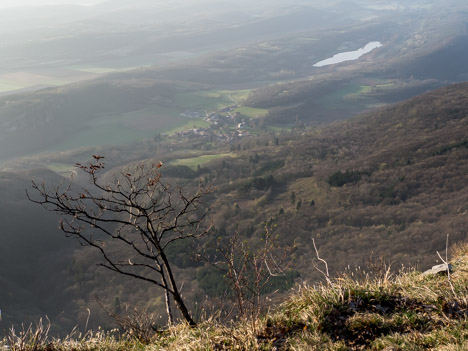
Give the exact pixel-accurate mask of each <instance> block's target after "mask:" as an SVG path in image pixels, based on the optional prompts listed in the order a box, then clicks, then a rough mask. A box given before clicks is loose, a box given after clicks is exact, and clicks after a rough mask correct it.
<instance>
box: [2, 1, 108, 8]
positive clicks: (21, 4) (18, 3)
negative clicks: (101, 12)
mask: <svg viewBox="0 0 468 351" xmlns="http://www.w3.org/2000/svg"><path fill="white" fill-rule="evenodd" d="M99 2H103V0H0V8H5V7H24V6H45V5H59V4H79V5H92V4H95V3H99Z"/></svg>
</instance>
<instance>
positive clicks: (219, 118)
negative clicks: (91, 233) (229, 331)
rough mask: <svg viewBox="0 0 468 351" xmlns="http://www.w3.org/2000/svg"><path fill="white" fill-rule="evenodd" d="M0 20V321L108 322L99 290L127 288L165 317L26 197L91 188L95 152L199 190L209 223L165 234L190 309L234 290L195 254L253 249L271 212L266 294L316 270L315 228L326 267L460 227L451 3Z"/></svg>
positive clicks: (460, 76)
mask: <svg viewBox="0 0 468 351" xmlns="http://www.w3.org/2000/svg"><path fill="white" fill-rule="evenodd" d="M0 35H1V37H2V39H1V41H0V52H1V55H0V193H1V198H0V218H1V223H2V227H1V229H0V239H1V241H2V244H1V245H0V311H1V314H0V316H1V318H0V326H1V327H3V328H1V327H0V330H3V329H5V330H6V329H7V328H8V326H9V325H12V324H13V325H20V324H21V323H23V322H29V321H35V320H38V318H40V317H44V316H46V315H47V316H48V317H49V318H50V320H51V322H52V330H53V332H54V333H57V334H62V335H64V334H66V333H67V332H69V331H70V330H71V329H72V328H73V327H74V326H75V325H78V328H80V329H81V330H83V329H84V328H85V326H86V327H87V328H89V329H92V328H97V327H98V326H103V327H104V328H110V327H111V326H112V322H111V321H110V320H109V316H108V315H107V314H106V312H105V309H103V308H101V307H102V306H104V307H107V308H108V309H109V310H110V309H112V311H114V312H116V311H122V309H123V308H124V306H125V305H127V304H128V305H129V306H138V307H140V308H142V309H147V310H150V311H151V312H152V313H155V315H156V316H157V321H158V323H160V324H162V325H164V323H166V318H167V317H166V315H165V311H166V310H165V301H164V293H163V292H162V290H158V289H155V288H153V287H152V286H151V285H147V284H146V283H145V282H138V281H137V282H135V281H132V280H131V279H128V278H126V277H123V276H120V275H118V274H111V272H109V271H108V270H105V269H103V268H98V267H97V266H96V264H97V263H99V262H100V257H99V255H98V254H97V253H96V252H95V251H93V250H92V248H89V247H82V246H80V245H79V243H78V242H77V241H76V240H71V239H69V238H66V237H65V236H64V234H63V233H62V232H61V231H60V229H59V228H58V226H57V223H58V220H59V218H60V216H58V215H57V214H56V213H50V212H47V211H45V210H44V209H43V208H41V206H38V205H36V204H34V203H32V202H31V201H30V200H29V199H28V197H27V196H26V193H25V190H27V191H28V194H29V196H30V197H32V198H33V199H37V195H38V194H37V192H34V189H32V187H31V181H35V182H36V184H41V183H42V182H44V183H45V184H46V185H47V186H54V185H55V186H57V185H59V184H61V185H64V184H69V183H70V182H71V183H70V184H72V187H73V189H75V188H76V189H78V188H79V187H85V188H88V187H89V186H90V183H89V179H88V177H87V176H86V174H85V173H83V170H86V168H84V166H82V165H87V164H88V162H89V161H90V160H91V161H92V160H93V156H92V155H94V159H95V160H97V161H99V162H101V160H100V157H101V156H103V157H104V158H103V159H102V161H103V162H104V164H105V167H104V168H102V169H101V168H99V179H100V180H103V181H104V182H107V183H109V184H111V182H112V179H114V175H115V174H121V175H123V176H125V175H126V174H133V172H134V171H133V170H134V169H138V167H142V169H143V168H144V166H148V165H150V164H157V165H158V170H159V168H160V172H161V174H162V179H164V181H165V182H168V183H170V184H172V186H173V187H174V188H175V187H179V186H180V187H182V188H184V189H185V190H187V191H189V192H191V191H192V192H193V191H195V189H196V188H197V186H198V185H199V184H202V185H204V186H209V187H213V190H212V192H211V193H210V194H209V195H208V196H207V199H208V200H207V201H208V202H210V203H211V204H212V208H211V210H210V212H209V220H210V225H211V227H210V232H209V233H208V235H207V236H205V237H204V238H203V239H201V241H194V242H192V241H190V240H187V241H182V243H179V242H178V243H177V244H176V245H173V246H169V247H170V250H169V256H170V262H171V264H172V265H173V266H174V267H175V268H174V271H175V275H176V276H177V279H178V281H180V282H183V284H182V285H183V294H184V298H185V299H186V300H187V301H188V307H189V309H190V311H191V312H193V315H194V316H195V317H196V318H202V315H203V313H208V312H206V311H208V310H209V308H212V309H215V307H213V306H214V303H213V301H218V299H222V298H227V299H229V298H231V297H232V295H223V294H225V289H227V283H226V282H225V280H223V279H224V278H223V275H222V274H219V273H217V272H215V271H213V270H212V267H211V266H210V265H209V264H208V263H206V262H200V260H199V259H198V261H197V260H194V258H195V256H197V255H198V256H197V257H198V258H199V257H200V253H199V252H198V251H197V250H198V249H200V247H211V248H213V247H216V240H217V239H216V238H229V236H230V235H233V234H234V233H237V234H238V235H239V236H240V237H241V238H242V240H245V242H248V243H250V244H251V245H252V247H256V245H257V246H258V245H260V243H262V240H263V239H264V235H265V226H266V225H267V227H268V228H272V229H271V230H272V231H273V232H274V234H275V235H277V236H278V243H279V245H281V246H284V247H293V248H294V250H293V251H292V253H291V256H290V257H291V262H292V263H291V266H290V267H288V273H287V275H285V276H284V278H281V279H278V281H274V282H275V283H274V284H277V285H274V288H273V287H272V288H271V291H268V292H265V294H266V295H268V294H272V292H273V291H276V292H277V295H275V296H274V297H272V298H273V299H276V300H275V301H278V300H280V299H281V298H282V297H284V296H286V295H287V294H288V293H289V292H290V290H291V289H292V288H294V287H295V286H296V285H297V284H303V283H304V282H306V283H308V284H311V285H313V284H314V283H316V282H318V281H319V280H320V279H321V278H323V277H322V275H321V274H320V272H319V271H317V270H315V269H311V268H310V267H312V266H313V265H314V264H317V263H318V262H319V261H318V259H317V258H316V251H315V248H314V245H315V244H317V246H318V248H319V250H320V256H321V258H323V259H325V260H327V261H328V264H329V269H330V272H331V273H332V274H338V273H339V272H343V271H344V270H345V269H346V267H355V266H362V267H364V266H366V264H369V258H370V257H375V256H377V257H384V258H385V260H387V261H389V262H390V261H392V262H394V266H395V271H396V270H397V269H398V268H399V267H401V265H405V266H408V267H415V269H418V270H424V269H426V268H430V267H431V265H433V264H435V263H436V260H437V257H436V254H435V252H436V251H443V250H444V249H445V245H446V234H448V233H449V234H450V244H451V245H456V244H458V243H463V242H466V240H467V239H468V238H467V230H468V218H467V211H468V201H467V200H468V177H467V174H468V162H467V160H468V157H467V156H468V83H466V81H468V66H467V65H466V62H468V4H467V3H466V2H465V1H462V0H444V1H442V0H408V1H405V2H402V1H371V0H354V1H351V0H334V1H327V2H325V3H324V2H323V1H305V0H304V1H301V0H297V1H296V0H294V1H283V0H269V1H266V0H265V1H264V0H259V1H255V2H252V1H245V0H238V1H231V0H223V1H221V0H218V1H213V0H196V1H191V0H190V1H189V0H174V1H170V2H168V1H160V0H158V1H155V0H152V1H150V0H133V1H126V0H102V1H85V0H83V1H72V0H70V1H58V0H57V1H23V2H18V1H15V2H8V1H5V2H3V3H2V5H1V6H0ZM96 156H97V158H96ZM93 162H94V161H93ZM158 162H161V163H160V164H159V163H158ZM77 163H79V166H77ZM135 167H136V168H135ZM101 190H104V189H101ZM83 194H87V193H83ZM83 194H82V195H83ZM34 196H36V197H34ZM83 196H84V195H83ZM86 196H89V194H88V195H86ZM130 215H132V213H130ZM312 238H314V242H312ZM106 245H107V244H106ZM109 245H110V247H111V248H112V250H113V251H112V252H113V253H119V252H120V251H119V250H120V248H119V247H117V246H115V248H114V246H112V245H113V244H112V243H109ZM210 245H211V246H210ZM122 252H123V251H122ZM208 252H211V251H209V250H208ZM123 254H124V253H123ZM128 262H130V263H131V261H130V259H128ZM268 269H270V268H268ZM96 296H98V297H99V301H100V302H97V301H96V298H95V297H96ZM226 296H227V297H226ZM268 296H270V295H268ZM100 305H101V306H100ZM201 306H202V307H203V308H204V310H203V308H202V307H201ZM88 311H89V312H88ZM202 311H205V312H202ZM0 349H1V347H0Z"/></svg>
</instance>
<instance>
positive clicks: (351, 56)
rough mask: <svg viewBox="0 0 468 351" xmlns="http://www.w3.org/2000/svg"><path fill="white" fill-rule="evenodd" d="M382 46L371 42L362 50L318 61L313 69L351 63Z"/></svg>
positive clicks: (377, 42) (342, 53) (376, 42)
mask: <svg viewBox="0 0 468 351" xmlns="http://www.w3.org/2000/svg"><path fill="white" fill-rule="evenodd" d="M381 46H382V44H381V43H380V42H379V41H371V42H370V43H368V44H367V45H366V46H364V47H363V48H360V49H358V50H355V51H346V52H341V53H339V54H336V55H335V56H333V57H330V58H328V59H326V60H323V61H319V62H317V63H316V64H315V65H314V67H323V66H328V65H334V64H336V63H341V62H345V61H353V60H357V59H358V58H360V57H361V56H362V55H364V54H367V53H369V52H371V51H372V50H374V49H376V48H379V47H381Z"/></svg>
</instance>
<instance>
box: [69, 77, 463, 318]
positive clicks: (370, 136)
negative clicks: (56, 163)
mask: <svg viewBox="0 0 468 351" xmlns="http://www.w3.org/2000/svg"><path fill="white" fill-rule="evenodd" d="M467 96H468V84H458V85H453V86H450V87H447V88H443V89H440V90H437V91H435V92H431V93H428V94H425V95H422V96H420V97H416V98H413V99H411V100H409V101H406V102H404V103H400V104H397V105H394V106H390V107H386V108H383V109H381V110H378V111H374V112H372V113H369V114H367V115H362V116H359V117H356V118H354V119H351V120H349V121H346V122H337V123H335V124H333V125H330V126H325V127H317V128H313V129H311V130H293V131H283V132H281V131H279V132H278V133H272V132H269V133H265V134H262V135H259V136H257V137H251V138H246V139H244V140H242V141H240V142H239V143H237V144H232V145H231V146H230V147H229V148H227V147H226V148H225V149H222V148H220V149H219V153H218V154H217V153H216V152H215V151H214V150H210V151H209V152H207V151H203V150H198V151H197V150H196V149H195V150H193V153H192V154H191V155H190V156H188V155H186V154H181V153H180V152H179V151H177V149H172V148H171V147H170V146H171V145H172V146H174V148H175V147H177V145H179V144H180V143H179V144H177V143H174V144H171V143H172V142H171V141H170V140H168V141H167V146H166V147H167V149H163V148H162V146H160V147H159V148H158V149H157V151H156V152H155V153H153V155H152V156H151V158H150V159H148V161H150V160H162V161H163V164H164V166H163V167H162V173H163V175H164V173H165V172H166V175H167V176H166V177H165V178H166V179H167V180H168V181H170V182H172V183H175V184H179V185H183V186H185V187H191V186H192V185H195V184H196V183H198V182H199V181H200V180H201V181H202V182H203V183H205V184H208V183H210V184H213V185H214V186H215V187H216V189H217V190H216V192H215V194H214V197H215V198H216V203H215V204H216V205H215V206H214V208H213V210H212V212H211V215H212V220H213V225H214V227H215V230H214V231H213V232H212V234H211V236H207V237H206V238H205V244H207V245H210V243H211V245H213V244H214V243H215V242H216V240H217V238H219V237H228V236H230V235H232V234H233V233H235V232H238V233H240V235H241V236H242V237H243V238H245V239H246V240H248V241H249V242H251V243H252V245H253V246H255V245H257V244H258V243H259V242H260V241H259V240H261V238H262V236H263V235H264V227H265V223H268V224H269V225H270V227H271V228H274V233H275V234H277V235H278V236H279V240H280V242H282V243H283V244H284V245H293V244H295V247H296V249H295V250H294V252H293V254H292V256H291V258H292V259H291V261H290V262H291V267H290V269H291V276H292V277H296V278H295V279H296V281H308V282H311V283H312V282H314V281H315V280H316V279H318V278H320V274H319V273H318V272H317V271H316V270H315V269H313V268H311V267H312V266H313V264H314V262H316V261H315V260H316V258H315V255H314V254H313V253H314V248H313V246H312V238H315V241H316V244H317V247H318V248H319V251H320V255H321V256H322V257H323V258H324V259H326V260H327V261H328V263H329V267H330V270H331V272H333V273H335V272H339V271H343V270H346V269H347V268H348V267H351V268H352V267H355V266H361V267H366V266H369V265H371V264H372V262H373V261H375V260H377V259H378V258H379V257H384V259H385V260H387V262H393V264H394V268H395V269H398V268H399V267H401V265H405V266H412V267H416V268H418V269H425V268H428V267H430V266H431V265H432V264H434V263H435V262H436V260H437V256H436V254H435V251H436V250H439V251H440V250H443V249H444V247H445V241H446V235H447V234H449V236H450V243H451V244H455V243H457V242H461V241H464V240H466V239H467V232H466V223H467V210H468V208H467V203H468V202H467V197H468V193H467V191H468V188H467V185H468V179H467V177H466V174H467V171H468V163H467V160H468V158H467V155H468V141H467V140H468V133H467V130H468V129H467V123H468V119H467V117H468V106H467ZM200 138H203V137H200ZM199 142H200V140H193V139H191V140H188V141H187V143H189V144H188V145H190V144H193V145H197V144H198V143H199ZM188 145H185V146H184V147H187V146H188ZM142 147H143V146H142ZM145 147H147V145H146V146H145ZM181 147H182V146H181ZM169 149H172V150H173V151H172V153H171V151H169ZM137 150H138V148H137ZM137 150H135V151H137ZM144 150H145V148H142V149H141V150H140V151H141V153H140V155H144V154H145V151H144ZM164 150H167V151H168V152H165V151H164ZM102 151H103V152H105V149H103V150H102ZM148 155H149V154H148ZM182 155H184V156H182ZM207 156H209V157H207ZM114 157H116V155H115V156H114ZM109 161H111V160H109ZM141 162H147V161H146V160H145V159H144V160H140V161H137V162H131V163H129V164H126V165H125V166H124V167H125V168H123V169H127V167H132V164H134V165H138V164H140V163H141ZM176 164H179V165H178V166H176ZM200 164H201V166H200ZM119 169H120V166H118V165H116V164H114V165H113V168H112V169H111V170H109V171H108V172H109V175H110V174H111V173H112V172H116V171H118V170H119ZM175 170H177V171H175ZM174 171H175V172H174ZM195 246H196V245H195ZM195 246H194V245H193V243H189V242H187V243H186V245H181V246H176V247H174V249H173V250H172V251H171V255H172V257H173V260H174V263H175V265H176V266H177V267H178V269H177V274H178V277H179V279H180V280H181V281H183V282H184V286H185V287H186V289H187V290H186V291H187V292H186V293H185V294H186V296H187V297H188V298H187V299H188V301H189V302H190V303H192V304H193V305H192V307H193V308H195V309H196V307H195V305H194V304H195V302H196V303H197V304H200V303H203V301H204V299H205V296H207V295H208V296H210V298H213V297H214V296H216V295H217V294H222V292H223V289H225V286H224V288H223V284H222V281H223V278H222V276H220V275H219V274H212V273H210V272H212V267H211V266H209V265H203V264H201V263H200V262H197V261H193V260H191V257H194V256H195V255H191V254H187V252H193V253H194V252H195V251H194V250H195ZM96 259H97V258H96V257H95V256H93V254H92V251H91V250H78V251H75V253H74V254H73V264H72V265H71V266H70V269H71V272H72V273H73V274H72V276H73V277H75V278H74V279H75V283H74V284H73V285H71V286H70V289H71V291H72V292H73V294H75V296H77V297H78V296H81V298H80V299H78V298H77V299H76V300H75V301H74V303H75V304H76V305H75V306H77V308H78V309H79V310H80V311H82V312H81V320H82V321H83V320H85V319H86V317H87V313H86V312H85V311H86V308H88V307H89V306H94V307H93V317H94V319H93V318H92V319H91V320H92V323H96V324H100V323H102V321H103V319H105V314H103V313H102V311H101V312H99V308H98V307H97V305H95V304H94V302H93V296H94V295H95V294H97V295H99V296H100V297H101V298H102V299H103V300H104V301H106V302H107V303H108V304H109V306H113V305H112V304H115V303H118V304H120V303H122V304H125V303H130V304H131V305H134V304H141V302H142V301H145V303H143V305H144V306H145V307H149V308H151V309H153V308H158V307H157V306H162V304H163V299H162V296H160V295H158V294H157V293H155V292H154V290H152V289H150V290H147V289H146V288H147V287H148V288H149V286H146V285H142V286H141V287H140V288H139V289H136V290H135V284H134V282H131V281H128V280H126V279H123V278H119V277H116V276H113V275H111V276H109V273H108V272H107V271H103V270H97V271H96V269H95V267H94V266H93V265H92V264H91V263H92V262H95V261H96ZM109 286H112V288H111V289H110V288H109ZM214 287H217V288H215V289H214ZM288 287H291V281H290V280H285V281H284V285H283V288H282V289H287V288H288ZM206 289H208V290H206ZM116 299H117V300H116ZM116 301H117V302H116ZM159 308H162V307H159Z"/></svg>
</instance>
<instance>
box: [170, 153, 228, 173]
mask: <svg viewBox="0 0 468 351" xmlns="http://www.w3.org/2000/svg"><path fill="white" fill-rule="evenodd" d="M226 156H231V154H229V153H228V154H215V155H201V156H197V157H191V158H178V159H175V160H172V161H170V162H169V164H170V165H173V166H187V167H190V168H192V169H196V168H197V166H198V165H200V166H202V165H204V164H205V163H208V162H210V161H212V160H216V159H218V158H221V157H226Z"/></svg>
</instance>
